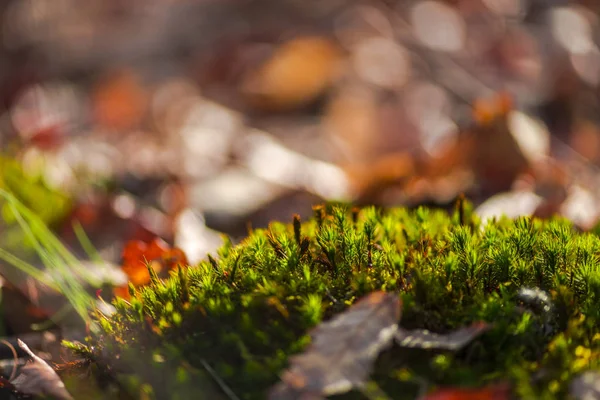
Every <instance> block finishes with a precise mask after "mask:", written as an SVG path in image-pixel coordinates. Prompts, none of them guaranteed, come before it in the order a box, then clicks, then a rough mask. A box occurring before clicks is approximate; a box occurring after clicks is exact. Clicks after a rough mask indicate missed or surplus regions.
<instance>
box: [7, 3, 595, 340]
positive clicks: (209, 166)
mask: <svg viewBox="0 0 600 400" xmlns="http://www.w3.org/2000/svg"><path fill="white" fill-rule="evenodd" d="M599 16H600V6H599V4H598V3H597V2H594V1H585V0H581V1H559V0H553V1H547V0H447V1H442V0H438V1H432V0H423V1H390V0H378V1H375V0H365V1H350V0H331V1H323V2H305V1H299V0H254V1H252V0H151V1H123V0H102V1H100V0H93V1H92V0H89V1H85V2H80V1H75V0H55V1H45V0H20V1H15V0H8V1H4V2H2V4H1V5H0V21H2V22H1V26H2V30H1V31H0V39H1V40H0V149H2V153H0V157H1V158H0V188H3V189H5V190H8V191H9V192H11V193H14V194H15V195H17V197H18V198H19V199H20V200H21V201H23V202H24V203H25V204H26V205H28V206H29V207H30V208H32V209H33V210H35V211H36V212H38V213H39V214H40V216H41V217H42V219H43V220H44V222H46V223H47V224H49V225H50V226H51V227H52V228H53V230H54V232H55V233H56V234H57V235H58V236H59V237H60V238H61V239H62V240H63V241H64V243H66V244H67V245H69V246H71V247H72V248H73V249H74V251H75V252H81V251H80V249H79V248H78V246H77V238H76V237H75V234H74V232H73V228H72V223H73V221H79V222H80V223H81V225H82V227H83V229H84V230H85V232H86V233H87V235H88V236H89V237H90V240H91V242H92V244H93V245H94V247H95V248H96V249H98V251H99V252H100V255H101V256H102V258H103V259H104V260H106V261H107V262H110V263H114V264H115V265H118V264H119V263H120V261H121V260H120V256H121V253H122V250H123V246H124V245H125V243H127V242H128V241H131V240H139V241H143V242H149V241H151V240H152V239H154V238H155V237H160V238H162V239H164V240H165V241H166V242H168V243H174V244H175V245H176V246H178V247H180V248H182V249H183V250H184V252H185V253H186V255H187V257H188V259H189V261H190V262H192V263H193V262H196V261H198V260H200V259H202V258H204V257H205V256H206V254H208V253H209V252H213V251H214V250H215V249H216V248H217V247H218V246H219V245H220V243H221V241H222V239H221V236H220V233H225V234H227V235H229V236H231V237H232V238H234V240H237V239H239V238H241V237H243V236H244V235H245V233H246V232H247V230H248V229H249V227H254V228H256V227H265V226H267V224H268V222H269V221H271V220H274V219H277V220H289V221H291V217H292V215H293V214H294V213H298V214H300V215H301V216H302V217H307V216H309V215H310V214H311V212H312V211H311V207H312V206H313V205H314V204H317V203H319V202H322V201H329V200H335V201H344V202H351V203H354V204H358V205H363V204H376V205H381V206H386V207H387V206H396V205H407V206H411V207H412V206H416V205H419V204H429V205H434V206H439V207H451V206H452V204H453V203H454V200H455V199H456V198H457V196H459V195H460V194H461V193H464V194H465V195H466V196H467V197H468V198H469V199H470V200H472V201H473V202H474V204H475V205H476V206H477V207H479V208H478V211H479V213H480V214H481V215H482V216H484V217H489V216H494V215H500V214H508V215H511V216H516V215H522V214H524V215H536V216H539V217H549V216H551V215H562V216H565V217H567V218H569V219H571V220H572V221H573V222H574V224H575V225H576V226H577V227H579V228H580V229H583V230H588V229H594V227H595V226H596V224H597V222H598V219H599V218H600V201H599V200H600V185H599V183H600V182H599V180H600V175H599V174H598V164H599V163H600V101H599V96H598V84H599V83H600V49H599V47H598V43H599V39H600V19H599ZM5 208H6V207H4V208H3V215H4V216H5V217H6V215H7V214H8V212H6V210H5ZM5 220H6V221H5V222H4V223H2V224H3V225H0V247H2V248H7V249H8V250H10V251H15V252H16V253H26V251H25V250H23V249H21V248H20V243H22V240H23V238H22V237H21V236H19V235H20V234H19V233H16V232H17V231H16V230H15V229H13V228H15V224H14V221H11V218H5ZM78 249H79V250H78ZM22 255H23V257H26V254H22ZM114 269H115V271H117V272H118V270H119V268H118V267H115V268H114ZM8 270H9V267H8V266H5V265H3V264H0V273H1V274H2V276H4V277H5V278H6V280H7V282H10V283H7V284H6V285H4V286H5V287H4V288H3V296H4V299H7V298H8V299H13V300H12V303H11V304H12V305H13V306H11V307H10V310H4V313H5V317H4V319H5V321H4V326H5V327H6V328H5V330H4V334H24V333H27V332H30V331H31V329H30V323H31V322H32V321H37V322H39V321H44V320H45V319H47V318H48V316H49V315H52V314H53V313H54V312H56V308H57V307H58V306H56V307H54V306H48V304H51V303H48V302H41V301H40V299H39V298H38V296H39V293H37V292H36V291H32V290H31V288H29V286H28V285H30V282H29V281H28V280H27V279H26V278H23V277H22V276H18V274H16V275H15V274H13V273H12V272H5V271H8ZM113 272H114V271H113ZM7 296H9V297H7ZM10 296H14V298H11V297H10ZM16 298H18V299H20V300H19V301H22V303H23V307H26V312H25V313H24V312H23V308H22V307H21V308H19V307H17V306H14V304H16V300H14V299H16ZM5 303H6V302H5ZM42 303H43V304H44V307H41V306H40V304H42ZM25 314H27V315H30V316H31V317H30V318H29V319H28V318H24V317H23V315H25ZM34 347H35V346H34Z"/></svg>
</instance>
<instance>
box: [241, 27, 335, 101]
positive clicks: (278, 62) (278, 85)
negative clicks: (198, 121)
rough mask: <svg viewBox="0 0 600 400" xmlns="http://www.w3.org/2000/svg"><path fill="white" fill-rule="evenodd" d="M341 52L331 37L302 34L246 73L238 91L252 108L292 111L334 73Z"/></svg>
mask: <svg viewBox="0 0 600 400" xmlns="http://www.w3.org/2000/svg"><path fill="white" fill-rule="evenodd" d="M340 59H341V52H340V50H339V49H338V47H337V46H336V45H335V44H334V43H333V42H332V41H330V40H328V39H326V38H321V37H301V38H297V39H294V40H291V41H289V42H287V43H284V44H283V45H282V46H281V47H279V48H278V49H276V50H275V52H274V54H273V56H272V57H271V58H269V59H268V60H267V61H266V62H265V63H264V64H263V65H262V66H261V67H260V68H258V69H257V70H256V71H251V72H249V73H248V74H247V75H246V76H245V77H244V79H243V80H242V84H241V91H242V93H243V94H244V95H245V97H246V99H247V101H248V103H249V104H250V105H252V106H253V107H256V108H258V109H260V110H266V111H284V110H293V109H297V108H300V107H302V106H305V105H307V104H309V103H310V102H312V101H313V100H315V99H316V98H317V97H319V96H320V95H321V94H322V93H323V92H324V91H325V90H326V89H327V88H328V87H329V86H330V85H331V83H332V81H333V79H334V78H335V77H336V75H337V71H338V64H339V61H340Z"/></svg>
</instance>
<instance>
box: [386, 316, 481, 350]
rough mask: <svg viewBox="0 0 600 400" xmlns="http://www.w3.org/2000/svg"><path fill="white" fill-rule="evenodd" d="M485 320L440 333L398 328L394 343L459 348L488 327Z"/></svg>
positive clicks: (403, 345) (446, 348)
mask: <svg viewBox="0 0 600 400" xmlns="http://www.w3.org/2000/svg"><path fill="white" fill-rule="evenodd" d="M489 327H490V326H489V325H488V324H486V323H485V322H476V323H474V324H472V325H471V326H468V327H466V328H460V329H457V330H455V331H453V332H450V333H448V334H445V335H442V334H438V333H433V332H429V331H427V330H412V331H407V330H404V329H401V328H400V329H398V331H397V332H396V337H395V338H396V343H398V345H399V346H401V347H416V348H420V349H436V350H460V349H461V348H462V347H464V346H465V345H467V344H468V343H469V342H471V341H472V340H473V339H475V338H476V337H477V336H479V335H481V334H482V333H483V332H485V331H487V330H488V329H489Z"/></svg>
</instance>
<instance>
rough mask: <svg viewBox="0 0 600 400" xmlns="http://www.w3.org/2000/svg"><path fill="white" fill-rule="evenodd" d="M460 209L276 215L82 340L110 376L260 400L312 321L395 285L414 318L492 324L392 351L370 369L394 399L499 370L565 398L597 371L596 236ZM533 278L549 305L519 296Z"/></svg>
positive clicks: (406, 316)
mask: <svg viewBox="0 0 600 400" xmlns="http://www.w3.org/2000/svg"><path fill="white" fill-rule="evenodd" d="M460 208H461V210H460V212H456V213H455V214H454V215H448V214H446V213H444V212H442V211H435V210H430V209H426V208H419V209H417V210H415V211H408V210H406V209H392V210H388V211H385V212H383V211H380V210H377V209H375V208H366V209H363V210H361V211H360V212H357V211H356V210H353V211H350V210H346V209H345V208H343V207H341V206H335V207H334V206H327V207H318V208H316V209H315V218H314V219H312V220H310V221H307V222H304V223H302V224H301V225H300V224H299V220H298V219H297V218H295V221H294V222H293V223H290V224H284V223H272V224H271V225H270V227H269V229H267V230H255V231H254V232H252V233H251V234H250V235H249V236H248V237H247V238H246V239H245V240H243V241H242V243H240V244H239V245H235V246H234V245H232V244H231V243H227V244H226V245H224V246H223V247H222V248H221V249H220V250H219V252H218V257H215V258H212V257H211V258H209V259H208V260H207V261H203V262H201V263H200V264H199V265H197V266H194V267H190V268H188V269H182V270H178V271H177V272H175V273H173V274H172V276H171V278H170V279H168V280H166V281H160V280H158V279H155V280H154V281H153V284H152V285H151V286H149V287H146V288H143V289H141V290H137V291H136V292H135V293H134V294H135V296H134V297H133V298H132V299H131V301H130V302H126V301H124V300H118V301H116V303H115V305H116V308H117V312H116V313H115V314H114V315H113V316H112V317H110V318H109V319H107V320H106V322H105V323H102V324H100V327H101V328H100V332H101V333H99V334H97V335H94V336H93V337H92V338H90V343H89V346H90V347H88V348H79V351H80V352H83V353H85V354H86V356H87V357H89V358H91V359H92V360H93V361H96V362H98V363H99V364H101V365H103V368H105V370H104V371H105V374H106V375H107V376H109V375H110V376H119V377H123V376H127V374H129V373H130V374H132V375H135V376H136V377H137V379H138V380H139V382H140V384H145V386H143V387H144V388H145V389H144V390H146V391H150V392H151V393H153V395H155V396H156V397H159V398H176V397H177V396H180V397H181V398H191V397H189V395H190V393H192V391H193V390H194V389H195V390H196V391H197V392H198V393H195V394H194V397H193V398H228V397H229V398H230V397H231V396H227V395H226V394H225V391H226V390H228V389H230V390H232V391H233V392H234V393H235V394H236V395H237V397H239V398H242V399H260V398H264V397H265V392H266V390H267V389H268V388H269V387H270V386H271V385H273V384H274V383H275V382H277V380H278V374H280V373H281V372H282V370H283V369H284V368H285V367H286V366H287V359H288V357H289V355H291V354H294V353H298V352H301V351H302V350H303V348H305V346H306V345H307V344H308V343H309V342H310V339H309V337H308V336H307V333H308V331H309V330H310V328H312V327H314V326H315V325H316V324H318V323H319V322H320V321H322V320H323V319H328V318H330V317H331V316H332V315H334V314H336V313H339V312H341V311H343V310H344V309H346V308H347V307H348V306H349V305H351V304H352V303H353V302H354V301H355V300H356V299H358V298H360V297H361V296H363V295H365V294H367V293H369V292H371V291H374V290H385V291H394V292H397V293H399V295H400V296H401V298H402V301H403V315H402V319H401V322H400V325H401V326H403V327H405V328H425V329H429V330H432V331H435V332H447V331H449V330H451V329H454V328H458V327H461V326H464V325H467V324H470V323H472V322H475V321H488V322H490V323H492V324H493V327H492V329H491V330H490V331H488V332H486V333H485V334H484V335H482V336H481V337H480V338H479V339H477V340H476V341H474V342H473V343H471V344H470V345H469V346H467V347H466V348H465V349H463V350H461V351H459V352H456V353H452V352H439V351H438V352H432V351H425V350H419V349H410V350H408V349H400V348H397V347H395V348H392V349H391V350H389V351H386V352H385V353H383V354H382V355H381V356H380V357H379V359H378V362H377V364H376V368H375V370H374V371H373V374H372V379H373V380H374V381H375V382H377V384H378V386H379V387H380V388H381V389H382V390H383V391H384V392H386V393H387V394H388V395H390V396H391V397H392V398H414V397H415V395H416V393H417V392H418V391H419V389H420V388H421V386H420V385H422V383H423V382H426V383H429V384H431V385H480V384H485V383H489V382H495V381H498V380H508V381H510V382H512V383H513V386H514V388H515V389H514V390H515V392H516V393H517V394H520V395H522V396H524V397H525V398H528V397H529V398H531V397H534V398H563V397H565V396H566V394H567V390H568V385H569V382H570V380H571V379H572V377H573V376H574V375H575V374H577V373H579V372H581V371H583V370H587V369H593V368H598V367H599V366H600V365H599V364H600V332H599V328H598V326H599V325H598V323H599V322H600V307H598V304H599V301H600V272H599V268H600V259H599V255H600V239H599V238H598V237H597V236H595V235H593V234H589V233H577V232H576V231H575V230H574V228H573V227H572V225H571V224H570V223H569V222H567V221H565V220H560V219H557V220H551V221H545V222H544V221H540V220H532V219H528V218H521V219H517V220H515V221H512V220H508V219H502V220H500V221H494V222H490V223H489V224H487V225H485V227H483V226H482V225H481V224H480V222H479V221H478V219H477V217H476V216H473V215H472V214H471V212H470V208H469V207H468V205H466V206H465V207H460ZM525 287H527V288H539V289H541V290H543V291H545V292H547V293H549V295H550V300H544V299H540V298H537V299H536V298H535V296H534V298H531V299H527V298H524V299H521V298H520V297H519V291H520V290H521V289H522V288H525ZM528 300H529V301H528ZM536 301H537V302H538V303H539V302H540V301H541V302H542V303H544V301H545V302H546V303H544V304H541V306H540V304H538V306H536V304H535V303H536ZM157 354H159V357H157ZM333 367H334V366H332V368H333ZM182 371H183V372H182ZM211 371H212V372H211ZM190 376H194V377H195V378H193V379H192V378H190ZM186 382H187V383H186ZM361 396H362V395H361V394H359V393H358V392H356V393H354V392H353V393H349V394H347V395H343V396H340V398H361ZM403 396H404V397H403Z"/></svg>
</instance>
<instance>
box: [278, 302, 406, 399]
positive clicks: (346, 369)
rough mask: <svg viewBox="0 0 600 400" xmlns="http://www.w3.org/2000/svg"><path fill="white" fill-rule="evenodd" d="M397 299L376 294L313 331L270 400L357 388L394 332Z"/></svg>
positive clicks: (311, 396)
mask: <svg viewBox="0 0 600 400" xmlns="http://www.w3.org/2000/svg"><path fill="white" fill-rule="evenodd" d="M399 318H400V299H399V298H398V296H397V295H396V294H393V293H385V292H374V293H371V294H369V295H368V296H366V297H364V298H363V299H361V300H360V301H358V302H357V303H356V304H354V305H353V306H352V307H350V308H349V309H348V310H346V311H345V312H343V313H341V314H340V315H338V316H336V317H335V318H333V319H332V320H330V321H327V322H323V323H321V324H320V325H319V326H317V327H316V328H315V329H314V330H313V331H312V332H311V337H312V344H311V345H310V346H309V347H308V349H306V350H305V351H304V353H302V354H300V355H297V356H293V357H291V358H290V367H289V369H288V370H286V371H285V372H284V373H283V376H282V377H281V380H282V382H280V383H279V384H277V385H276V386H275V387H273V389H272V390H271V392H270V393H269V399H271V400H275V399H279V400H284V399H318V398H323V397H324V396H329V395H333V394H339V393H344V392H347V391H349V390H350V389H352V388H353V387H357V386H361V385H362V384H363V383H364V381H365V379H366V378H367V376H368V375H369V373H370V371H371V368H372V364H373V362H374V361H375V358H376V357H377V355H378V354H379V352H380V351H381V350H382V349H384V348H386V347H388V346H389V345H390V344H391V341H392V338H393V337H394V334H395V333H396V330H397V329H398V325H397V322H398V320H399Z"/></svg>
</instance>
